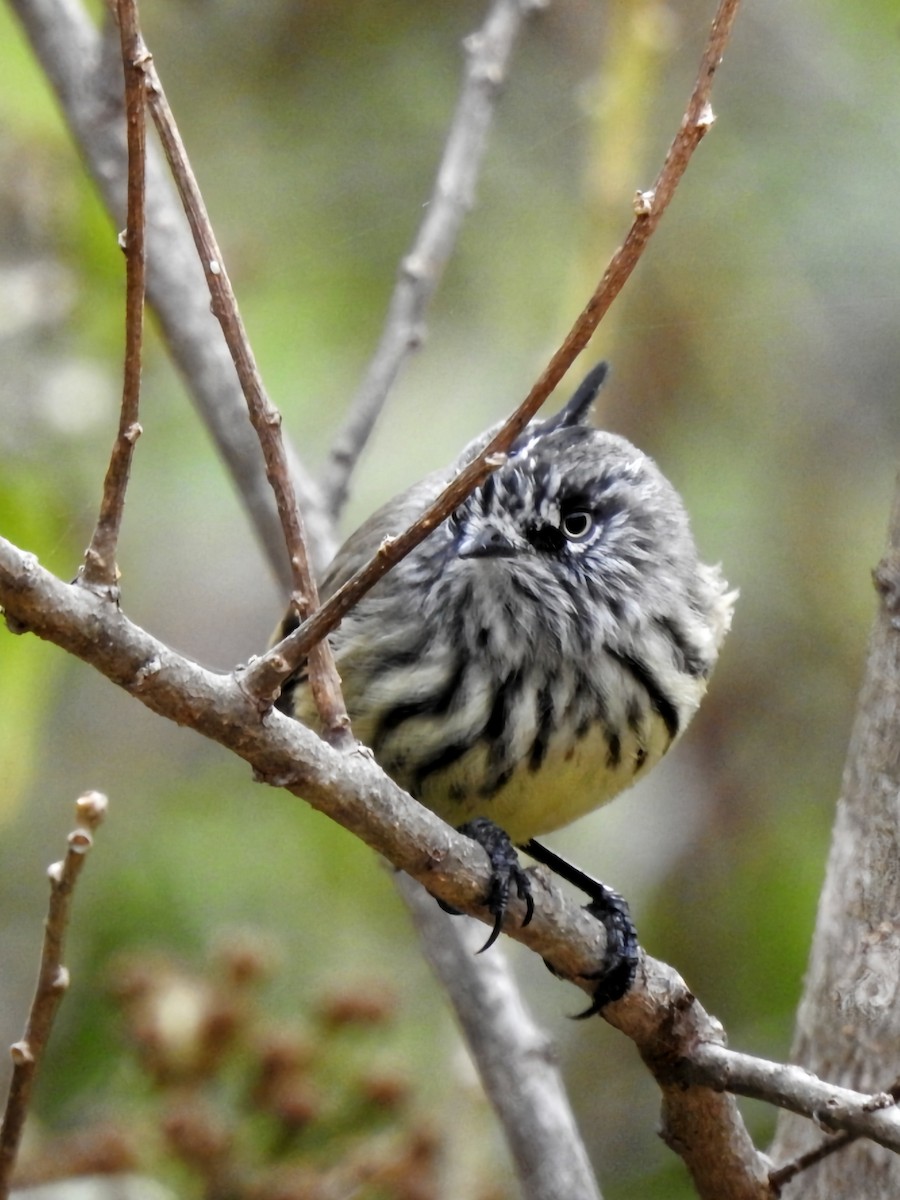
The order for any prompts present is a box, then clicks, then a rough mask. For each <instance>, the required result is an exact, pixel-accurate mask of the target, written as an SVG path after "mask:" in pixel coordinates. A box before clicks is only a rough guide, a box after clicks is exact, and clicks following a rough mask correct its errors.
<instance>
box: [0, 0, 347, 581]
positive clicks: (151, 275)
mask: <svg viewBox="0 0 900 1200" xmlns="http://www.w3.org/2000/svg"><path fill="white" fill-rule="evenodd" d="M10 6H11V8H12V9H13V11H14V12H15V13H16V15H17V17H18V18H19V20H20V22H21V24H22V26H23V28H24V30H25V33H26V35H27V37H28V39H29V41H30V43H31V45H32V48H33V50H34V52H35V55H36V56H37V58H38V60H39V61H40V63H41V65H42V66H43V68H44V71H45V72H46V75H47V78H48V80H49V82H50V84H51V85H52V87H53V89H54V91H55V92H56V96H57V99H58V100H59V103H60V106H61V108H62V110H63V113H64V115H65V118H66V120H67V121H68V123H69V127H70V129H71V131H72V135H73V138H74V139H75V142H76V143H77V145H78V146H79V148H80V150H81V153H82V155H83V157H84V159H85V162H86V163H87V165H88V168H89V170H90V172H91V174H92V175H93V178H94V180H95V182H96V184H97V187H98V189H99V191H100V194H101V196H102V197H103V201H104V203H105V204H106V206H107V208H108V210H109V212H110V215H111V217H112V219H113V222H114V223H115V226H116V228H121V227H122V225H123V224H124V221H125V181H126V174H127V160H126V154H125V140H124V136H123V122H122V112H121V79H122V64H121V58H120V55H119V53H118V47H116V48H115V49H116V52H115V53H113V52H112V51H113V47H112V45H110V44H106V43H105V42H104V40H103V39H102V38H101V37H100V35H99V33H98V32H97V29H96V27H95V26H94V24H93V22H92V20H91V19H90V17H88V15H87V13H86V12H85V10H84V8H83V7H82V5H81V3H80V0H10ZM146 207H147V243H148V246H147V296H148V300H149V302H150V304H151V305H152V306H153V308H154V310H155V312H156V314H157V317H158V318H159V324H160V327H161V329H162V333H163V336H164V338H165V340H166V343H167V345H168V347H169V350H170V352H171V354H172V358H173V360H174V362H175V364H176V366H177V367H178V368H179V370H180V371H181V372H182V374H183V376H184V378H185V381H186V383H187V386H188V388H189V389H190V392H191V395H192V398H193V399H194V401H195V403H196V405H197V408H198V410H199V412H200V415H201V417H202V419H203V421H204V423H205V424H206V426H207V428H208V429H209V431H210V433H211V435H212V437H213V439H214V441H215V443H216V446H217V448H218V450H219V453H220V454H221V455H222V457H223V459H224V460H225V463H226V465H227V466H228V469H229V470H230V472H231V474H232V477H233V479H234V481H235V486H236V487H237V489H238V490H239V492H240V494H241V497H242V500H243V502H244V504H245V506H246V508H247V511H248V513H249V514H250V517H251V520H252V521H253V524H254V527H255V529H256V531H257V534H258V536H259V539H260V543H261V544H262V545H263V547H264V548H265V550H266V553H267V556H268V559H269V562H270V564H271V565H272V568H273V571H274V572H275V573H276V574H277V575H278V577H279V578H280V579H281V581H282V582H283V584H284V587H285V590H289V589H290V587H291V576H290V568H289V563H288V560H287V556H286V555H285V553H284V535H283V532H282V529H281V523H280V520H279V517H278V513H277V509H276V506H275V501H274V498H273V496H272V492H271V489H270V487H269V485H268V482H267V480H266V474H265V468H264V463H263V459H262V456H261V454H260V449H259V443H258V440H257V438H256V436H255V435H254V433H253V430H252V428H251V427H250V425H249V423H248V421H247V410H246V405H245V403H244V399H243V396H242V394H241V389H240V385H239V384H238V381H237V378H236V376H235V371H234V365H233V363H232V361H231V357H230V355H229V353H228V348H227V347H226V345H225V342H224V340H223V338H222V335H221V331H220V329H219V327H218V325H217V324H216V322H215V320H214V319H213V317H212V316H211V315H210V311H209V290H208V288H207V286H206V283H205V281H204V278H203V274H202V272H201V270H200V267H199V264H198V262H197V256H196V252H195V250H194V245H193V242H192V239H191V236H190V233H189V231H188V229H187V226H186V223H185V220H184V217H183V215H182V212H181V208H180V206H179V204H178V201H177V199H176V198H175V196H174V194H173V192H172V189H171V184H170V182H169V180H168V179H167V178H166V174H165V170H164V168H163V166H162V164H161V162H160V159H159V156H158V154H156V153H155V151H154V148H153V147H149V148H148V155H147V200H146ZM288 459H289V463H290V470H291V476H292V478H293V481H294V485H295V487H296V489H297V492H298V495H299V497H300V499H301V502H302V506H303V513H304V517H305V519H306V526H307V530H308V532H309V534H310V536H311V547H310V549H311V551H312V553H313V556H314V559H315V564H316V567H317V569H321V568H323V567H324V566H325V565H326V564H327V563H328V562H329V561H330V559H331V557H332V555H333V553H334V550H335V548H336V541H335V536H334V528H333V524H332V522H331V520H330V518H329V517H328V516H327V515H326V513H325V511H324V507H323V504H322V499H321V494H320V492H319V489H318V487H317V485H316V484H315V483H314V481H313V480H312V479H311V478H310V476H309V475H308V473H307V472H305V471H304V469H303V468H302V466H301V464H300V462H299V460H298V459H297V457H296V455H295V454H293V452H292V451H290V449H288Z"/></svg>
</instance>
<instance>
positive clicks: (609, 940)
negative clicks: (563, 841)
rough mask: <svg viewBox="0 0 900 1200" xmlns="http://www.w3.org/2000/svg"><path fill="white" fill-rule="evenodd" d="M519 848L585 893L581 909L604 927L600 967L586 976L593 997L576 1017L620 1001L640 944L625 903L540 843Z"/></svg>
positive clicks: (588, 1014) (589, 1014)
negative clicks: (585, 901) (591, 982)
mask: <svg viewBox="0 0 900 1200" xmlns="http://www.w3.org/2000/svg"><path fill="white" fill-rule="evenodd" d="M523 849H524V850H525V851H526V853H528V854H530V855H531V857H532V858H533V859H535V860H536V861H537V862H539V863H542V864H543V865H544V866H545V867H549V868H550V870H551V871H554V872H555V873H556V874H557V875H559V876H560V877H561V878H562V879H565V880H566V881H567V882H568V883H571V884H573V885H574V886H575V887H577V888H578V889H579V890H580V891H582V892H584V893H585V895H587V896H589V897H590V903H589V904H587V905H585V908H586V909H587V911H588V912H589V913H590V914H591V916H592V917H596V918H597V920H598V921H600V922H601V924H602V925H603V928H604V929H605V930H606V956H605V958H604V960H603V966H602V967H601V968H600V970H599V971H597V972H596V973H595V974H593V975H589V976H588V977H587V978H589V979H597V980H598V983H597V986H596V988H595V989H594V999H593V1001H592V1002H591V1005H590V1007H589V1008H587V1009H585V1011H584V1012H582V1013H578V1014H577V1015H576V1020H579V1021H580V1020H583V1019H584V1018H585V1017H592V1016H594V1015H595V1013H598V1012H599V1011H600V1009H601V1008H603V1007H604V1006H605V1005H607V1004H611V1003H612V1002H613V1001H614V1000H621V999H622V997H623V996H624V995H625V993H626V992H627V991H628V989H629V988H630V987H631V985H632V983H634V977H635V973H636V972H637V965H638V954H639V951H640V946H639V943H638V938H637V932H636V930H635V928H634V923H633V921H632V920H631V913H630V912H629V911H628V905H627V903H626V902H625V900H624V899H623V897H622V896H620V895H619V893H618V892H614V891H613V890H612V888H608V887H607V886H606V884H605V883H601V882H600V881H599V879H593V878H591V876H590V875H586V874H585V873H584V872H583V871H581V870H580V869H579V868H578V867H575V866H573V865H572V864H571V863H568V862H566V860H565V859H564V858H560V857H559V856H558V855H557V854H554V853H553V851H552V850H548V849H547V848H546V846H542V845H541V843H540V842H535V841H530V842H527V843H526V844H525V846H524V847H523Z"/></svg>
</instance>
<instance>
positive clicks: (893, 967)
mask: <svg viewBox="0 0 900 1200" xmlns="http://www.w3.org/2000/svg"><path fill="white" fill-rule="evenodd" d="M874 581H875V588H876V591H877V592H878V595H879V601H880V603H879V609H878V614H877V616H876V620H875V627H874V630H873V632H872V636H871V640H870V644H869V652H868V661H867V664H866V674H865V679H864V681H863V686H862V690H861V692H860V700H859V708H858V710H857V716H856V721H855V725H854V729H853V733H852V736H851V740H850V747H849V750H848V755H847V762H846V766H845V768H844V778H843V783H842V788H841V798H840V800H839V802H838V810H837V818H836V821H835V826H834V834H833V840H832V846H831V853H830V856H829V861H828V869H827V875H826V880H825V886H824V889H823V891H822V895H821V899H820V901H819V913H818V919H817V924H816V932H815V937H814V940H813V946H812V952H811V956H810V962H809V968H808V971H807V978H806V987H805V993H804V997H803V1000H802V1002H801V1005H800V1009H799V1012H798V1018H797V1026H796V1031H795V1037H794V1045H793V1049H792V1058H793V1060H794V1061H795V1062H797V1063H800V1064H802V1065H803V1066H804V1067H806V1068H808V1069H809V1070H811V1071H814V1072H815V1073H816V1074H817V1075H819V1076H820V1077H821V1078H824V1079H828V1080H829V1081H830V1082H832V1083H838V1084H843V1085H845V1086H848V1087H853V1088H857V1089H860V1090H864V1091H873V1090H874V1091H877V1090H879V1089H881V1090H889V1089H890V1088H891V1087H892V1086H893V1085H894V1083H895V1082H896V1081H897V1079H898V1077H900V482H898V488H897V491H896V493H895V497H894V505H893V512H892V515H891V523H890V530H889V538H888V546H887V549H886V551H885V554H884V557H883V558H882V560H881V562H880V563H879V564H878V567H877V568H876V569H875V571H874ZM823 652H826V653H827V647H823ZM799 832H800V831H798V833H799ZM825 1136H826V1135H825V1134H823V1133H822V1132H821V1131H819V1130H817V1129H816V1127H815V1126H814V1125H812V1124H811V1123H810V1122H809V1121H806V1120H803V1119H801V1118H798V1117H795V1116H793V1115H791V1114H788V1113H782V1114H781V1118H780V1120H779V1124H778V1130H777V1136H776V1140H775V1145H774V1147H773V1154H774V1157H775V1159H776V1161H777V1162H783V1161H784V1160H785V1159H790V1158H794V1157H796V1156H797V1155H798V1154H802V1153H805V1152H807V1151H809V1150H811V1149H812V1148H813V1147H815V1146H816V1145H818V1144H820V1143H821V1142H822V1140H823V1138H824V1137H825ZM801 1196H802V1197H803V1200H820V1198H821V1200H843V1198H846V1200H859V1198H860V1197H862V1196H865V1197H866V1200H881V1198H884V1200H888V1198H891V1200H893V1198H895V1197H897V1196H900V1157H898V1156H897V1155H895V1154H891V1153H890V1152H889V1151H888V1150H885V1149H883V1148H882V1147H880V1146H876V1145H874V1144H873V1143H872V1142H869V1141H858V1142H854V1143H853V1144H851V1145H849V1146H847V1147H846V1148H844V1149H842V1150H840V1151H838V1152H837V1153H835V1154H832V1155H829V1156H828V1157H826V1158H825V1159H823V1160H822V1161H821V1162H819V1163H817V1164H815V1165H814V1166H812V1167H810V1168H809V1169H808V1170H807V1171H805V1172H803V1173H802V1174H801V1175H799V1176H798V1177H797V1178H796V1179H795V1180H794V1181H792V1182H791V1183H790V1184H788V1185H787V1186H786V1187H785V1189H784V1192H783V1197H784V1200H797V1198H798V1197H801Z"/></svg>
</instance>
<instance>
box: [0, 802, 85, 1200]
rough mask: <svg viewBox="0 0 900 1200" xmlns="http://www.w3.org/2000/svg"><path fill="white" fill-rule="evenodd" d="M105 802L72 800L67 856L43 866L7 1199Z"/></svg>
mask: <svg viewBox="0 0 900 1200" xmlns="http://www.w3.org/2000/svg"><path fill="white" fill-rule="evenodd" d="M106 806H107V801H106V797H105V796H104V795H102V794H101V793H100V792H85V793H84V795H82V796H79V798H78V800H77V801H76V803H75V812H76V815H77V820H78V825H77V827H76V828H75V829H73V830H72V832H71V833H70V834H69V838H68V848H67V850H66V856H65V858H64V859H63V860H62V862H57V863H53V865H52V866H51V867H50V868H49V869H48V872H47V874H48V876H49V879H50V906H49V909H48V912H47V919H46V921H45V922H44V943H43V947H42V949H41V965H40V969H39V971H38V980H37V987H36V988H35V993H34V999H33V1000H32V1002H31V1011H30V1012H29V1014H28V1022H27V1024H26V1026H25V1033H24V1035H23V1036H22V1040H21V1041H18V1042H15V1043H14V1044H13V1045H12V1046H10V1054H11V1056H12V1061H13V1074H12V1080H11V1081H10V1085H9V1094H8V1096H7V1099H6V1108H5V1111H4V1113H3V1121H2V1124H0V1200H6V1197H7V1196H8V1195H9V1186H10V1179H11V1176H12V1172H13V1168H14V1167H15V1165H16V1156H17V1155H18V1151H19V1143H20V1141H21V1138H22V1131H23V1129H24V1127H25V1118H26V1116H27V1114H28V1105H29V1102H30V1100H31V1093H32V1089H33V1086H34V1080H35V1075H36V1074H37V1069H38V1065H39V1063H40V1059H41V1055H42V1054H43V1053H44V1051H45V1050H46V1048H47V1042H48V1040H49V1038H50V1030H51V1028H52V1026H53V1020H54V1018H55V1016H56V1011H57V1009H58V1008H59V1005H60V1002H61V1000H62V998H63V995H64V994H65V991H66V988H67V987H68V986H69V972H68V971H67V970H66V968H65V967H64V966H63V961H62V959H63V952H64V949H65V937H66V928H67V926H68V923H69V915H70V911H71V906H72V896H73V892H74V888H75V884H76V883H77V881H78V876H79V875H80V874H81V868H82V867H83V866H84V860H85V855H86V854H87V852H88V851H89V850H90V848H91V845H92V831H93V830H95V829H96V828H97V826H98V825H99V824H100V823H101V821H102V820H103V818H104V816H105V815H106Z"/></svg>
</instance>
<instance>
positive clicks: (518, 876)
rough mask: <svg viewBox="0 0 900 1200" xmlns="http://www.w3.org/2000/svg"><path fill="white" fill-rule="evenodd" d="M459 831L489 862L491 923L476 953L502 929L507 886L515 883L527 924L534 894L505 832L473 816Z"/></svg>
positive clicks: (507, 898)
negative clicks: (469, 839) (523, 902)
mask: <svg viewBox="0 0 900 1200" xmlns="http://www.w3.org/2000/svg"><path fill="white" fill-rule="evenodd" d="M459 832H460V833H464V834H465V835H466V837H470V838H471V839H472V840H473V841H474V842H477V843H478V845H479V846H481V847H482V849H483V850H484V851H485V853H486V854H487V856H488V858H489V859H490V863H491V883H490V887H489V888H488V894H487V896H486V897H485V901H484V903H485V907H486V908H487V910H488V912H489V913H490V914H491V915H492V916H493V918H494V927H493V929H492V930H491V932H490V935H489V936H488V940H487V941H486V942H485V943H484V945H483V946H482V947H481V949H480V950H479V951H478V953H479V954H483V953H484V951H485V950H488V949H489V948H490V947H491V946H493V944H494V942H496V940H497V938H498V937H499V936H500V933H501V931H502V929H503V920H504V918H505V916H506V910H507V908H508V907H509V895H510V890H511V889H512V888H513V887H515V889H516V895H517V896H518V897H519V899H520V900H524V901H525V919H524V920H523V921H522V924H523V925H527V924H528V923H529V921H530V920H531V918H532V917H533V916H534V897H533V896H532V894H531V881H530V880H529V878H528V875H527V873H526V872H525V871H524V869H523V868H522V867H521V866H520V865H519V856H518V854H516V848H515V846H514V845H513V844H512V842H511V841H510V838H509V834H508V833H507V832H506V831H505V830H504V829H501V828H500V826H499V825H495V824H494V822H493V821H488V820H486V819H485V818H484V817H476V818H475V820H474V821H467V822H466V824H465V825H461V826H460V827H459Z"/></svg>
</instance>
